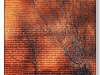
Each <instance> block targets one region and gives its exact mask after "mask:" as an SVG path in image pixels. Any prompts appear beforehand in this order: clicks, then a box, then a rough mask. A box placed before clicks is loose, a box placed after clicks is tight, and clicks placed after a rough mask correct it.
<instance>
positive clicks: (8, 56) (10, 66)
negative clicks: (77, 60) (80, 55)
mask: <svg viewBox="0 0 100 75" xmlns="http://www.w3.org/2000/svg"><path fill="white" fill-rule="evenodd" d="M80 1H81V0H80ZM87 2H89V4H90V6H89V7H88V6H86V5H85V4H86V3H87ZM44 3H45V1H44V0H37V1H36V5H37V8H38V10H39V11H40V12H41V13H42V14H43V15H44V17H45V18H46V19H47V21H48V24H50V27H51V29H52V32H53V33H54V34H52V32H50V31H49V29H48V28H47V26H46V22H44V20H43V19H42V18H41V17H40V16H39V14H38V13H37V10H36V9H35V8H34V4H33V2H32V0H5V69H4V70H5V75H34V72H35V67H34V63H37V64H36V65H37V68H36V69H37V75H74V74H75V72H74V69H73V64H72V61H71V60H70V59H69V57H68V56H66V55H65V54H64V49H63V48H62V45H61V43H60V41H59V40H61V41H62V43H64V40H63V38H66V40H67V41H66V43H65V44H66V46H68V48H71V47H72V46H73V45H72V42H71V41H70V39H71V38H70V37H68V36H66V37H64V36H65V32H64V29H65V26H64V22H65V19H64V18H63V17H62V14H61V13H62V12H61V11H62V10H61V8H60V7H59V3H57V2H56V1H55V0H52V2H51V5H52V10H53V12H54V16H55V18H54V22H53V21H52V20H51V19H52V18H51V16H50V15H51V13H50V12H51V11H50V8H49V7H48V5H49V3H50V0H49V1H47V5H45V4H44ZM72 4H74V8H73V6H71V5H72ZM79 4H80V3H79V1H76V0H72V1H71V0H68V1H65V4H64V7H65V8H66V9H65V11H66V14H68V15H67V16H68V17H70V16H72V14H74V16H75V17H76V18H69V19H67V21H69V24H68V28H69V33H70V35H72V38H75V39H76V40H77V39H78V38H76V36H73V35H74V34H77V32H76V31H75V28H74V27H73V26H72V25H70V23H72V24H73V25H77V23H78V21H79V16H80V15H79V11H78V7H80V6H79ZM82 5H83V8H82V10H83V9H85V11H86V12H83V11H84V10H83V11H82V13H81V14H82V15H81V19H80V21H83V23H79V24H78V25H77V27H78V28H79V30H78V31H79V35H80V36H81V38H84V36H86V41H85V45H86V46H85V49H86V53H87V54H86V57H85V59H86V62H87V60H88V57H90V58H91V62H90V63H89V64H90V65H89V70H88V72H89V73H91V75H92V74H93V75H96V62H95V34H96V33H95V0H91V1H82ZM75 7H77V8H75ZM89 8H91V10H89ZM91 11H92V12H91ZM56 13H57V14H56ZM57 18H58V19H59V20H57ZM59 21H60V22H59ZM55 23H56V26H57V28H58V30H59V32H60V33H61V35H62V36H60V35H59V34H58V32H57V31H58V30H57V28H56V26H55ZM42 28H43V29H42ZM85 28H86V29H87V30H84V29H85ZM71 29H73V30H71ZM41 30H42V31H41ZM72 31H74V32H72ZM85 31H86V34H85V35H84V32H85ZM56 36H57V37H56ZM59 37H60V39H59ZM91 38H92V41H91ZM81 45H82V46H83V45H84V40H83V39H81ZM91 48H94V49H93V51H94V58H93V59H92V56H91V55H90V53H89V52H90V49H91ZM32 50H34V51H35V53H34V51H32ZM69 52H71V54H72V57H73V58H74V53H75V50H74V49H73V48H72V49H70V51H69ZM34 56H36V57H34ZM34 58H35V59H36V62H34V61H35V59H34ZM77 69H78V68H77Z"/></svg>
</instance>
